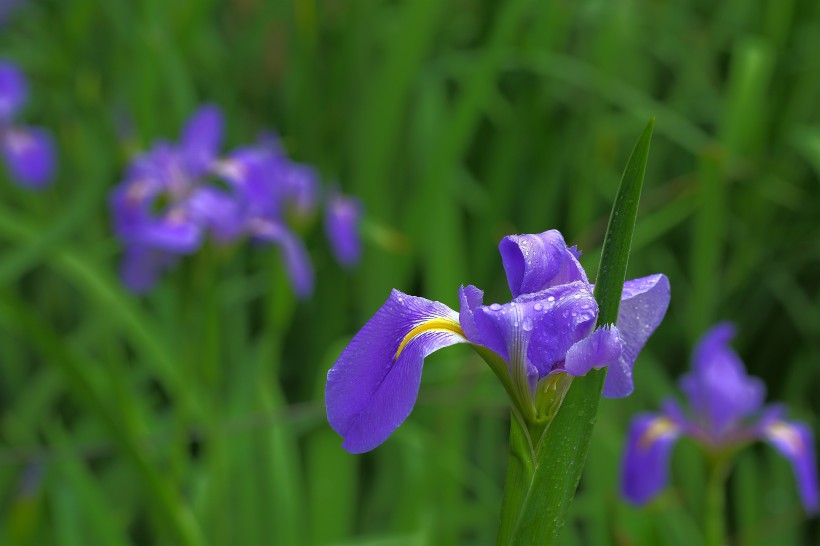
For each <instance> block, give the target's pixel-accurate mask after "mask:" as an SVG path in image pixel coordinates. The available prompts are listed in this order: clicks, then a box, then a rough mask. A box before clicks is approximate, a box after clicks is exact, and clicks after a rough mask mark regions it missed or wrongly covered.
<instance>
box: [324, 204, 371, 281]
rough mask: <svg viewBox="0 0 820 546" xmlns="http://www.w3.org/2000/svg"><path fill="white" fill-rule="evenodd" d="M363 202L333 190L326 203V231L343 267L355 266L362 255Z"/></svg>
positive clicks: (334, 252)
mask: <svg viewBox="0 0 820 546" xmlns="http://www.w3.org/2000/svg"><path fill="white" fill-rule="evenodd" d="M361 218H362V204H361V202H360V201H359V200H358V199H356V198H354V197H347V196H344V195H342V194H340V193H339V192H338V191H335V190H333V191H331V192H330V194H329V196H328V198H327V202H326V203H325V232H326V233H327V238H328V240H329V241H330V247H331V249H332V250H333V254H334V255H335V256H336V259H337V260H338V261H339V263H340V264H342V266H343V267H348V268H349V267H353V266H355V265H356V264H357V263H359V260H360V259H361V257H362V243H361V238H360V237H359V223H360V222H361Z"/></svg>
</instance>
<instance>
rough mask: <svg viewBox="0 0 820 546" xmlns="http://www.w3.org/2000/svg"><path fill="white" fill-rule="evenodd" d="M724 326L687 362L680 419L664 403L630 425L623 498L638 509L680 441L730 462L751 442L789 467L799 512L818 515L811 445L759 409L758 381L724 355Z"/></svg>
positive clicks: (771, 412) (727, 337) (658, 485)
mask: <svg viewBox="0 0 820 546" xmlns="http://www.w3.org/2000/svg"><path fill="white" fill-rule="evenodd" d="M733 337H734V327H733V326H732V325H731V324H727V323H723V324H718V325H717V326H715V327H713V328H712V329H711V330H709V331H708V332H707V333H706V334H704V336H703V337H702V338H701V340H700V342H699V343H698V345H697V347H696V348H695V352H694V355H693V359H692V360H693V369H692V372H690V373H689V374H688V375H685V376H684V377H682V378H681V381H680V387H681V390H683V392H684V394H685V395H686V398H687V399H688V401H689V407H690V411H689V412H688V413H686V412H684V411H683V410H682V409H681V408H680V407H679V406H678V404H677V403H676V402H675V401H674V400H667V401H666V402H665V403H664V405H663V409H662V411H661V413H644V414H640V415H638V416H637V417H635V418H634V420H633V421H632V424H631V426H630V429H629V436H628V440H627V445H626V451H625V453H624V458H623V466H622V490H623V495H624V496H625V497H626V498H627V499H628V500H629V501H631V502H633V503H635V504H643V503H645V502H647V501H649V500H650V499H652V498H653V497H654V496H655V495H657V494H658V493H659V492H660V491H661V490H662V489H663V488H664V487H665V486H666V483H667V480H668V464H669V456H670V453H671V450H672V446H673V445H674V444H675V442H676V441H677V440H678V438H680V437H681V436H686V437H689V438H691V439H692V440H694V441H695V442H696V443H697V444H698V445H700V446H701V447H702V448H703V449H704V450H705V451H706V452H707V454H709V456H710V457H711V458H713V459H714V458H728V457H732V456H733V455H734V454H736V453H737V452H738V451H739V450H741V449H742V448H743V447H745V446H747V445H748V444H749V443H750V442H753V441H755V440H763V441H765V442H768V443H769V444H770V445H772V446H773V447H774V448H775V449H776V450H777V451H779V452H780V453H781V454H782V455H783V456H784V457H785V458H786V459H788V461H789V462H790V463H791V465H792V467H793V469H794V474H795V476H796V478H797V485H798V489H799V491H800V497H801V499H802V501H803V505H804V506H805V508H806V510H807V511H809V512H817V510H818V485H817V469H816V468H817V467H816V461H815V452H814V437H813V435H812V432H811V429H810V428H809V427H808V426H806V425H805V424H803V423H798V422H793V421H786V420H784V419H783V414H784V407H783V406H780V405H770V406H763V399H764V397H765V393H766V389H765V386H764V384H763V382H762V381H760V380H759V379H757V378H755V377H750V376H748V375H747V374H746V370H745V369H744V366H743V362H742V361H741V360H740V358H739V357H738V356H737V354H736V353H735V352H734V351H733V350H732V348H731V347H729V342H730V341H731V340H732V338H733Z"/></svg>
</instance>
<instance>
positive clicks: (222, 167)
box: [111, 105, 316, 296]
mask: <svg viewBox="0 0 820 546" xmlns="http://www.w3.org/2000/svg"><path fill="white" fill-rule="evenodd" d="M222 132H223V119H222V114H221V113H220V111H219V109H218V108H217V107H215V106H212V105H207V106H203V107H201V108H200V109H199V110H197V112H195V113H194V115H193V116H192V117H191V119H190V120H189V121H188V123H187V124H186V126H185V128H184V130H183V134H182V138H181V140H180V142H179V143H178V144H172V143H167V142H160V143H158V144H156V145H155V146H154V147H153V148H151V149H150V150H149V151H148V152H146V153H145V154H143V155H141V156H140V157H138V158H137V159H136V160H135V161H134V162H133V164H132V165H131V168H130V170H129V172H128V174H127V176H126V179H125V180H124V181H123V183H122V184H120V186H118V187H117V188H116V189H115V190H114V192H113V195H112V199H111V206H112V210H113V214H114V224H115V229H116V232H117V235H118V236H119V237H120V239H121V240H122V241H123V242H124V243H125V244H126V251H125V259H124V263H123V270H122V276H123V280H124V282H125V284H126V285H127V286H128V287H129V288H130V289H132V290H133V291H135V292H145V291H147V290H148V289H150V288H151V287H152V286H153V284H154V283H155V282H156V279H157V276H158V275H159V273H161V272H162V271H163V270H164V269H165V268H167V267H169V266H170V265H173V264H174V263H175V261H176V260H177V258H178V256H180V255H184V254H190V253H193V252H196V251H197V250H198V249H199V248H200V247H201V246H202V243H203V242H204V240H205V238H206V235H210V237H211V238H212V239H213V240H214V241H215V242H216V243H218V244H229V243H232V242H234V241H236V240H238V239H240V238H243V237H252V238H254V239H257V240H260V241H266V242H270V243H274V244H276V245H278V246H279V247H280V249H281V251H282V254H283V257H284V261H285V265H286V268H287V270H288V273H289V276H290V278H291V282H292V284H293V286H294V290H295V292H296V293H297V294H298V295H299V296H307V295H309V294H310V293H311V291H312V289H313V269H312V266H311V263H310V259H309V256H308V254H307V250H306V249H305V247H304V244H303V243H302V241H301V239H299V238H298V237H297V236H296V235H295V234H294V233H292V232H291V231H290V229H288V227H287V226H286V224H285V222H284V218H283V211H282V207H283V206H284V204H286V203H289V202H291V201H294V202H296V201H298V205H297V206H299V207H302V209H306V208H309V207H310V206H312V205H311V203H310V200H309V198H306V197H305V195H309V194H310V193H311V192H314V194H315V190H314V189H311V188H308V189H305V188H304V186H307V185H310V184H315V183H316V181H315V179H308V177H306V176H302V178H301V179H300V180H298V181H297V182H293V181H292V180H291V178H293V177H292V176H291V175H290V171H291V170H293V169H298V168H301V166H294V165H293V164H291V163H290V162H289V161H288V160H287V158H286V157H284V155H283V154H282V153H281V152H280V151H279V149H278V147H277V146H276V145H275V143H272V142H265V143H262V144H259V145H257V146H253V147H246V148H241V149H239V150H236V151H234V152H233V153H231V154H230V155H229V156H228V157H227V158H224V159H223V158H220V156H219V150H220V147H221V142H222ZM218 181H221V182H224V183H218ZM293 194H298V197H293Z"/></svg>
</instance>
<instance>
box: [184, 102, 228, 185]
mask: <svg viewBox="0 0 820 546" xmlns="http://www.w3.org/2000/svg"><path fill="white" fill-rule="evenodd" d="M222 130H223V119H222V112H221V111H220V110H219V108H218V107H217V106H215V105H213V104H208V105H205V106H202V107H200V108H199V109H198V110H197V111H196V112H194V114H193V115H192V116H191V118H190V119H189V120H188V123H187V124H186V125H185V128H184V129H183V131H182V141H181V143H180V144H181V146H180V149H181V152H182V155H183V157H184V160H185V163H186V165H187V167H188V169H189V172H190V173H191V175H192V176H200V175H202V174H203V173H205V172H207V171H208V170H209V169H210V167H211V166H212V164H213V162H214V160H216V158H217V156H218V155H219V148H220V146H221V144H222Z"/></svg>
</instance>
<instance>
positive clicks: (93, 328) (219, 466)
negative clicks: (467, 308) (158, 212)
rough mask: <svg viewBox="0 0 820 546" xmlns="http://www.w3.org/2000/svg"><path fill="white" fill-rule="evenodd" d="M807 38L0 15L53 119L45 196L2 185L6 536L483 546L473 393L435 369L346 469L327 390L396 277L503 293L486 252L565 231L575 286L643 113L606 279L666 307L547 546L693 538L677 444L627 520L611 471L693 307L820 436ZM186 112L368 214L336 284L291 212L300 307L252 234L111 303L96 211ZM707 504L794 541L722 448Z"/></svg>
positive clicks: (446, 358) (693, 509)
mask: <svg viewBox="0 0 820 546" xmlns="http://www.w3.org/2000/svg"><path fill="white" fill-rule="evenodd" d="M818 36H820V12H818V7H817V6H816V5H815V3H814V2H810V1H808V0H787V1H783V0H753V1H751V2H745V3H737V2H727V3H722V4H720V5H713V4H712V3H706V2H702V1H698V2H685V3H682V2H672V3H669V2H665V3H664V2H655V3H651V2H638V1H633V2H585V3H570V2H535V1H532V0H512V1H509V2H494V1H491V0H451V1H449V2H437V1H432V0H418V1H415V2H410V1H390V2H387V1H380V0H351V1H349V2H339V1H335V0H294V1H293V2H282V1H272V2H264V1H261V0H241V1H240V0H236V1H233V2H216V1H214V0H199V1H189V2H167V1H159V0H142V1H127V0H109V1H105V2H98V1H96V0H71V1H70V2H69V1H63V0H44V1H38V2H34V1H29V2H27V3H25V4H24V5H23V6H21V7H20V8H18V9H17V10H16V11H15V13H14V14H13V15H12V16H11V17H10V19H9V20H8V22H7V23H6V26H5V27H4V28H3V32H2V34H1V35H0V56H2V57H4V58H10V59H13V60H15V61H16V62H18V63H19V64H20V65H21V66H22V67H23V69H24V70H25V72H26V73H27V74H28V76H29V78H30V83H31V90H32V98H31V101H30V103H29V106H28V107H27V109H26V110H25V112H24V114H23V119H24V120H25V121H27V122H30V123H32V124H37V125H42V126H46V127H49V128H50V129H52V130H53V131H54V134H55V138H56V141H57V144H58V146H59V150H60V174H59V177H58V180H57V182H56V184H55V186H54V187H52V188H51V189H49V190H46V191H43V192H38V193H29V192H26V191H24V190H22V189H20V188H18V187H17V186H15V185H14V184H13V182H12V181H10V180H9V179H7V178H6V177H5V176H2V179H0V195H2V199H0V485H2V490H3V491H4V494H3V495H2V496H0V514H2V517H0V543H2V544H14V545H17V544H20V545H40V544H58V545H63V544H65V545H67V546H72V545H85V544H112V545H120V544H157V545H171V544H174V545H176V544H215V545H221V544H247V545H254V544H283V545H294V546H299V545H300V544H326V545H329V544H334V545H341V544H357V545H374V546H375V545H391V546H392V545H396V546H398V545H416V544H418V545H422V544H470V545H473V544H475V545H486V544H493V543H494V541H495V535H496V530H497V524H498V509H499V503H500V499H501V488H502V484H503V480H504V472H505V469H506V443H507V437H508V436H507V435H508V430H509V429H508V426H509V424H508V414H507V402H506V395H505V393H504V391H503V389H502V388H501V387H500V386H499V384H498V382H497V380H496V379H495V377H494V376H493V373H492V371H491V370H489V369H488V368H487V367H486V366H485V365H484V364H483V363H482V362H481V361H480V359H479V358H478V357H477V356H476V355H475V354H474V353H473V352H472V351H470V350H468V349H465V348H454V349H451V350H448V351H445V352H443V354H436V355H434V356H433V357H431V358H430V359H429V360H428V362H427V364H426V367H425V368H426V369H425V374H424V379H423V384H422V389H421V392H420V397H419V404H418V405H417V407H416V409H415V411H414V413H413V415H412V416H411V417H410V419H409V420H408V422H407V423H406V424H405V425H404V426H403V427H402V428H400V429H399V430H398V431H397V433H396V434H395V435H394V437H393V438H391V440H389V441H388V442H387V443H386V444H385V445H383V446H382V447H380V448H378V449H377V450H375V451H374V452H373V453H371V454H367V455H365V456H359V457H353V456H350V455H348V454H347V453H345V452H343V451H341V448H340V441H338V438H336V437H335V435H334V434H333V433H332V432H331V431H330V430H329V429H328V427H327V424H326V422H325V419H324V408H323V404H322V401H321V394H320V393H321V392H322V386H323V379H324V375H325V373H326V370H327V369H328V367H329V366H330V364H331V363H332V362H333V361H334V360H335V358H336V356H337V355H338V353H339V351H340V349H341V347H342V346H343V345H344V343H345V342H346V341H347V340H348V339H349V338H350V336H351V335H353V333H355V331H356V330H357V329H358V328H359V327H360V326H361V325H362V324H363V322H364V321H365V320H366V319H367V318H368V317H369V316H370V315H371V314H372V313H373V311H374V310H375V309H376V308H377V307H378V305H380V304H381V303H382V302H383V301H384V299H385V298H386V297H387V295H388V292H389V289H390V288H392V287H396V288H399V289H402V290H404V291H407V292H411V293H416V294H418V295H423V296H426V297H430V298H436V299H440V300H441V301H444V302H445V303H448V304H450V305H451V306H455V305H456V293H457V289H458V285H459V284H460V283H465V284H466V283H472V284H475V285H477V286H479V287H481V288H483V289H484V290H485V291H486V292H487V300H488V301H506V300H507V299H508V297H509V294H508V292H507V288H506V284H505V280H504V277H503V271H502V268H501V265H500V260H499V257H498V254H497V252H496V245H497V244H498V241H499V240H500V238H501V237H502V236H503V235H506V234H509V233H525V232H539V231H543V230H546V229H549V228H558V229H561V230H562V231H563V233H564V234H565V236H566V237H567V240H568V242H569V243H570V244H578V246H579V248H580V249H582V250H583V251H584V256H583V258H582V262H583V264H584V265H585V266H586V268H587V271H592V270H593V268H594V267H595V265H596V264H597V263H598V260H599V257H600V248H601V245H602V243H603V240H604V233H605V229H606V225H607V218H608V214H609V208H610V206H611V199H612V188H614V187H616V186H617V182H618V179H619V177H620V174H621V169H622V167H623V165H624V164H626V161H627V156H628V153H629V150H630V149H631V146H632V144H633V142H634V137H635V135H636V134H638V133H639V131H640V130H641V128H642V125H643V123H644V122H645V120H646V119H647V118H648V117H649V115H650V114H655V115H656V116H657V125H656V127H655V137H654V141H653V144H652V154H651V158H650V161H649V166H648V171H649V172H650V173H651V176H652V184H651V187H648V189H647V191H645V192H644V195H643V197H642V203H641V213H640V215H639V217H638V220H637V224H636V226H635V233H634V238H633V243H632V249H633V252H632V256H631V259H630V263H629V271H630V273H629V274H630V277H637V276H642V275H645V274H650V273H654V272H664V273H666V274H667V275H668V276H669V277H670V280H671V284H672V294H673V295H672V303H671V307H670V310H669V313H668V315H667V318H666V320H665V322H664V323H663V324H662V325H661V327H660V329H659V331H658V332H657V333H656V334H655V336H654V337H653V338H652V339H651V340H650V342H649V344H648V346H647V348H646V350H645V351H644V353H642V355H641V357H640V358H639V360H638V363H637V365H636V370H635V381H636V391H635V394H634V395H632V396H631V397H630V398H628V399H625V400H603V401H602V402H601V406H600V411H599V416H598V424H597V425H596V427H595V430H594V434H593V435H592V437H591V440H590V441H591V444H590V448H589V454H590V455H589V459H588V464H587V467H586V470H585V473H584V475H583V477H582V479H581V484H580V487H579V490H578V493H577V495H576V500H575V502H574V503H573V505H572V507H571V508H570V510H569V518H570V519H569V523H568V525H567V526H566V527H565V528H564V531H563V533H562V535H561V537H560V543H562V544H570V545H574V544H579V545H580V544H594V545H596V546H599V545H600V546H608V545H619V546H620V545H624V546H625V545H632V544H641V545H644V544H648V545H654V544H658V545H690V544H697V543H699V542H700V541H701V538H702V536H703V535H702V532H703V531H702V529H701V527H700V522H701V521H703V517H702V513H701V511H702V510H703V508H702V503H701V499H702V498H704V492H703V488H704V484H705V481H704V480H701V479H700V477H703V476H705V470H704V466H703V462H702V461H701V460H700V456H699V454H698V452H697V450H696V449H694V448H693V447H692V446H689V445H687V444H685V443H684V444H682V445H680V446H678V448H677V449H676V451H675V454H674V457H673V460H672V469H671V475H672V486H671V487H670V488H669V489H668V490H667V491H666V492H664V494H663V495H662V496H661V497H660V498H659V499H657V500H656V501H654V502H653V503H651V504H650V505H649V506H648V507H646V508H644V509H636V508H634V507H631V506H629V505H627V504H625V503H624V502H623V501H621V500H620V499H619V495H618V467H619V458H620V450H621V448H622V442H623V438H624V433H625V430H626V426H627V423H628V421H629V418H630V417H631V416H632V415H634V414H635V413H637V412H639V411H646V410H649V409H654V408H656V407H657V406H658V402H659V401H660V400H661V399H662V398H664V397H666V396H669V395H671V394H672V393H673V392H674V388H675V387H674V381H675V379H676V378H677V376H678V375H680V374H681V373H682V372H683V371H684V370H685V368H686V367H687V365H688V355H689V352H690V350H691V343H692V341H693V340H694V339H695V338H696V337H697V336H698V335H699V334H700V333H701V332H702V331H703V330H704V329H705V328H706V327H707V326H708V325H710V324H711V323H713V322H715V321H716V320H719V319H729V320H733V321H735V322H737V323H738V325H739V332H740V337H739V339H738V341H737V343H736V344H735V346H736V347H737V349H738V352H739V353H740V354H741V356H742V357H743V359H744V360H745V361H746V363H747V364H748V367H749V370H750V372H751V373H753V374H755V375H758V376H761V377H763V378H764V379H765V380H766V382H767V385H768V387H769V392H770V398H771V399H773V400H781V401H784V402H786V403H788V404H789V406H790V411H791V414H792V415H793V416H794V417H796V418H800V419H803V420H806V421H808V422H809V423H810V424H812V425H813V426H815V427H816V425H817V423H816V420H815V419H814V417H813V415H814V414H815V412H816V411H817V410H818V407H817V403H818V402H817V397H816V396H815V392H816V390H817V387H818V383H819V382H820V366H818V365H817V363H818V362H820V318H818V317H820V311H818V310H820V282H818V279H820V243H818V241H820V222H818V218H820V200H818V197H817V196H818V193H819V192H820V186H818V182H817V180H818V177H819V176H820V117H819V116H820V110H819V108H820V104H818V103H817V100H816V97H817V96H818V94H820V72H817V71H816V70H811V67H812V66H814V64H815V58H816V52H817V50H818V47H820V41H819V40H820V39H818ZM205 101H213V102H216V103H218V104H219V105H220V106H221V107H223V108H224V110H225V112H226V117H227V120H228V121H227V123H228V141H229V142H228V144H229V145H231V146H234V145H238V144H241V143H245V142H247V141H249V140H251V139H252V138H253V137H254V136H255V135H256V133H257V132H258V131H259V130H261V129H264V128H271V129H275V130H276V131H277V132H279V133H280V134H281V135H282V137H283V142H284V144H285V146H286V147H287V148H288V150H289V151H290V152H291V154H292V155H293V156H294V157H295V158H296V159H298V160H300V161H305V162H309V163H312V164H315V165H317V166H318V167H319V169H320V171H321V172H322V173H323V176H324V177H325V179H326V180H328V181H338V183H339V185H340V186H341V187H342V189H343V190H344V191H346V192H349V193H356V194H358V195H359V196H360V197H361V198H362V200H363V201H364V205H365V208H366V211H367V222H366V225H365V227H364V233H365V236H366V241H365V243H366V256H365V259H364V262H363V263H362V264H361V266H360V267H359V268H358V269H356V270H355V271H353V272H352V273H347V272H345V271H343V270H341V269H340V268H339V267H338V266H337V265H335V263H334V261H333V259H332V257H331V256H330V253H329V250H328V248H327V244H326V242H325V241H324V237H323V234H322V229H321V228H322V226H321V225H320V223H319V222H317V223H315V224H314V225H312V226H306V227H305V232H304V236H305V237H306V240H307V242H308V246H309V247H310V248H311V253H312V257H313V259H314V263H315V265H316V269H317V290H316V293H315V294H314V296H313V297H312V298H311V299H310V300H309V301H307V302H304V303H299V302H296V301H295V300H294V299H293V297H292V295H291V293H290V290H289V287H288V285H287V281H286V280H285V279H284V276H283V274H282V270H281V264H280V261H279V257H278V255H277V254H276V252H275V251H274V250H265V249H264V248H260V247H251V246H250V245H243V246H241V247H236V248H227V249H226V248H216V247H209V248H208V249H206V250H205V251H204V252H203V253H201V254H199V255H197V256H195V257H191V258H190V259H187V260H185V261H184V262H183V264H181V266H180V267H178V268H177V269H176V270H175V271H174V272H173V273H171V274H169V275H167V276H166V277H165V278H164V279H163V281H162V282H161V284H160V285H159V286H158V287H157V289H156V290H155V291H154V292H152V293H151V294H150V295H149V296H148V297H145V298H135V297H133V296H132V295H130V294H128V293H127V292H126V291H125V290H124V288H122V286H121V285H120V283H119V281H118V278H117V267H118V260H119V253H120V247H119V244H118V242H117V241H116V240H115V238H114V237H113V235H112V231H111V228H110V218H109V216H108V213H107V210H106V203H107V199H108V192H109V191H110V189H111V188H112V187H113V185H114V184H116V183H117V182H118V181H119V180H120V178H121V177H122V175H123V170H124V167H125V165H126V163H127V161H128V159H129V158H130V157H131V156H132V154H133V153H134V152H135V151H136V150H139V149H143V148H145V147H146V146H148V145H149V144H150V143H151V142H152V141H153V140H154V139H157V138H176V137H177V135H178V133H179V130H180V127H181V124H182V122H183V121H184V119H185V117H186V116H187V115H188V114H190V113H191V112H192V111H193V109H194V108H195V107H196V105H197V104H199V103H201V102H205ZM727 500H728V510H729V513H730V514H732V517H731V519H730V521H729V526H728V532H729V536H730V543H731V544H733V545H734V544H737V545H743V546H751V545H754V546H764V545H780V544H800V543H805V544H815V543H817V542H818V540H820V529H818V527H817V524H816V523H815V522H807V521H806V520H805V518H804V516H803V514H802V511H801V508H800V504H799V502H798V498H797V495H796V491H795V487H794V483H793V479H792V477H791V475H790V470H789V467H788V465H786V463H784V462H783V461H782V460H781V459H780V458H778V456H777V455H776V454H774V453H771V452H770V451H763V450H757V449H752V450H751V451H749V452H746V453H744V454H742V455H741V457H740V459H739V461H738V466H737V468H736V470H735V471H734V472H733V473H732V474H731V476H730V489H729V491H728V499H727Z"/></svg>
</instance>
